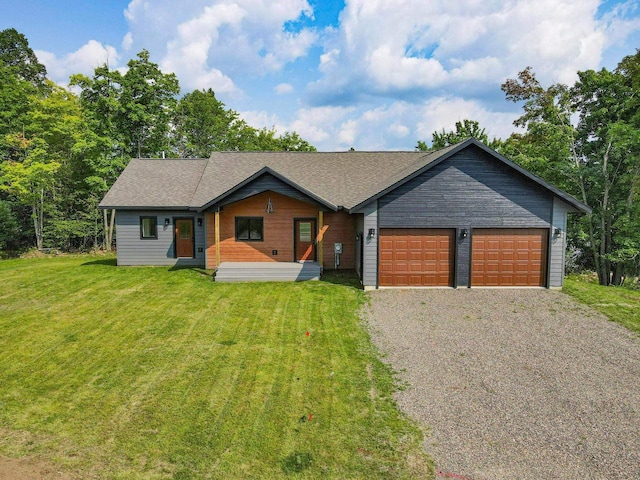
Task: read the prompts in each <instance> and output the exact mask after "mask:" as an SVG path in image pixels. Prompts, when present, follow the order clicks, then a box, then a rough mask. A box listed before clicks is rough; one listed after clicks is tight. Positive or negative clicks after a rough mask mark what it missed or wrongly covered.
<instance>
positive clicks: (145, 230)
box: [140, 217, 158, 240]
mask: <svg viewBox="0 0 640 480" xmlns="http://www.w3.org/2000/svg"><path fill="white" fill-rule="evenodd" d="M140 238H141V239H142V240H155V239H157V238H158V217H140Z"/></svg>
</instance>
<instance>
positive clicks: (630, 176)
mask: <svg viewBox="0 0 640 480" xmlns="http://www.w3.org/2000/svg"><path fill="white" fill-rule="evenodd" d="M502 91H503V92H504V93H505V95H506V99H507V100H508V101H511V102H516V103H518V104H520V105H522V109H523V112H522V115H521V116H520V117H518V118H517V119H516V120H515V121H514V125H515V126H517V127H520V128H521V129H522V130H523V131H522V132H519V133H513V134H511V135H510V136H509V137H508V138H507V139H506V140H501V139H497V138H493V139H489V137H488V135H487V133H486V130H485V129H484V128H481V126H480V124H479V123H478V122H477V121H474V120H463V121H460V122H457V123H456V126H455V130H451V131H448V132H447V131H445V130H442V131H441V132H434V133H433V135H432V146H431V147H428V146H427V144H426V142H424V141H420V142H418V145H417V147H416V148H417V149H418V150H426V149H429V148H435V149H437V148H442V147H445V146H447V145H451V144H454V143H457V142H458V141H460V140H462V139H465V138H468V137H474V138H477V139H478V140H480V141H482V142H484V143H485V144H487V145H489V146H490V147H491V148H494V149H495V150H497V151H498V152H500V153H502V154H503V155H505V156H506V157H507V158H509V159H511V160H513V161H515V162H516V163H518V164H520V165H522V166H523V167H525V168H527V169H528V170H529V171H531V172H533V173H534V174H536V175H538V176H539V177H541V178H543V179H545V180H547V181H548V182H550V183H552V184H553V185H555V186H557V187H559V188H561V189H563V190H565V191H567V192H569V193H570V194H572V195H573V196H575V197H576V198H578V199H579V200H580V201H582V202H583V203H586V204H587V205H589V206H590V207H592V208H593V212H592V213H591V214H590V215H581V216H579V217H577V218H575V219H574V221H572V222H570V225H569V232H568V241H569V246H570V252H569V255H570V257H571V258H570V260H571V262H573V264H574V265H577V266H578V267H581V268H583V269H589V270H593V271H595V272H597V274H598V281H599V283H600V284H601V285H620V284H622V283H623V282H624V279H625V277H628V276H638V275H639V274H640V50H638V51H636V53H635V54H634V55H629V56H626V57H624V58H623V59H622V60H621V61H620V63H619V64H618V66H617V67H616V68H615V69H614V70H612V71H610V70H608V69H606V68H603V69H601V70H599V71H595V70H586V71H581V72H578V79H577V81H576V82H575V83H574V84H573V85H565V84H562V83H555V84H552V85H548V86H544V85H542V84H541V83H540V81H539V80H538V79H537V78H536V75H535V73H534V71H533V69H532V68H530V67H527V68H525V69H524V70H522V71H521V72H520V73H519V74H518V76H517V78H513V79H508V80H507V81H506V82H504V83H503V84H502Z"/></svg>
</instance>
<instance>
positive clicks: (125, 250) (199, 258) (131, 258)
mask: <svg viewBox="0 0 640 480" xmlns="http://www.w3.org/2000/svg"><path fill="white" fill-rule="evenodd" d="M140 217H157V225H158V238H157V239H144V240H143V239H141V238H140ZM166 218H168V219H169V225H168V226H165V219H166ZM175 218H193V219H194V230H195V258H175V245H174V232H173V226H174V219H175ZM198 218H202V225H201V226H198V221H197V219H198ZM116 248H117V255H118V265H177V266H183V265H184V266H200V267H204V264H205V263H204V260H205V259H204V251H205V228H204V217H203V216H202V215H194V214H193V212H185V211H177V210H173V211H158V210H118V211H117V213H116Z"/></svg>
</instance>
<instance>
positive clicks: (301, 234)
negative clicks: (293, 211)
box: [293, 218, 317, 262]
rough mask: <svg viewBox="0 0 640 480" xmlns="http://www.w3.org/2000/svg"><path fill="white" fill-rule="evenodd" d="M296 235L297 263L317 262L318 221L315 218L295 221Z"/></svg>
mask: <svg viewBox="0 0 640 480" xmlns="http://www.w3.org/2000/svg"><path fill="white" fill-rule="evenodd" d="M294 235H295V238H294V242H293V243H294V245H295V260H296V262H314V261H315V260H316V235H317V228H316V220H315V219H314V218H305V219H297V220H295V221H294Z"/></svg>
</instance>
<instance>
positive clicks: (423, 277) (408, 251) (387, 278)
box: [378, 228, 455, 287]
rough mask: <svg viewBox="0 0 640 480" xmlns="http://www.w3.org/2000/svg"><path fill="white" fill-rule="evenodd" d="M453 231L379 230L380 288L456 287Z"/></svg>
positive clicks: (419, 229)
mask: <svg viewBox="0 0 640 480" xmlns="http://www.w3.org/2000/svg"><path fill="white" fill-rule="evenodd" d="M454 239H455V233H454V230H449V229H426V228H383V229H381V230H380V238H379V239H378V240H379V244H380V260H379V262H380V265H379V270H378V271H379V277H380V278H379V283H380V286H430V287H434V286H440V287H450V286H452V285H453V262H454V253H453V252H454V250H453V248H454Z"/></svg>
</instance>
